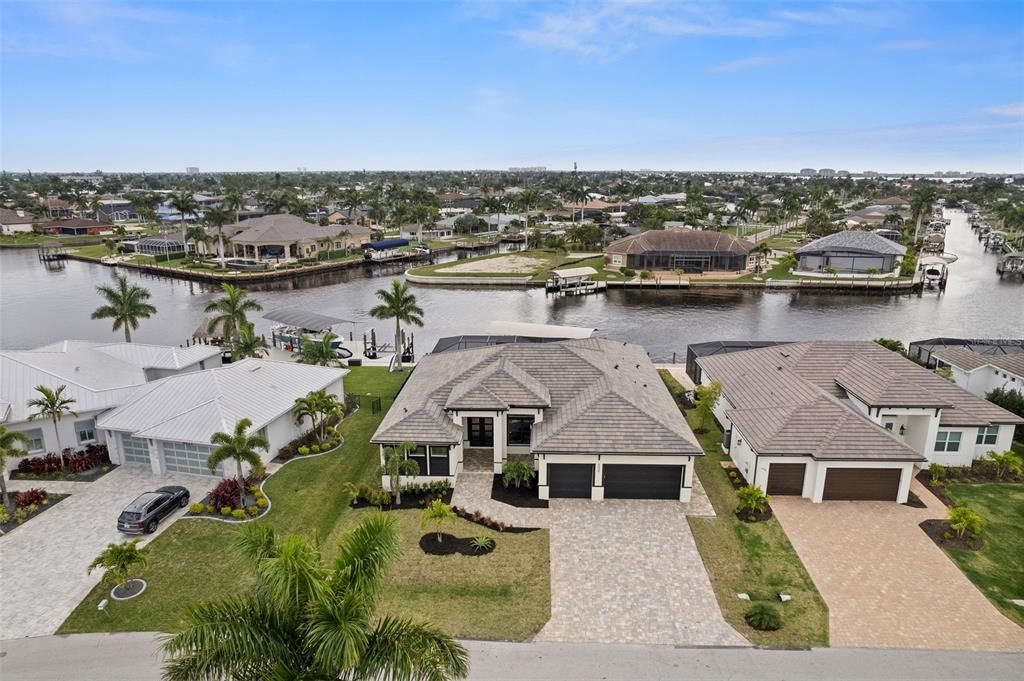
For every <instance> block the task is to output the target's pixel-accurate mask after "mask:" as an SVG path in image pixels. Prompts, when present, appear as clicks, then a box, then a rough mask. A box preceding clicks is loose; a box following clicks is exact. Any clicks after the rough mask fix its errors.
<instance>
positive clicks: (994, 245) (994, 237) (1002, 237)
mask: <svg viewBox="0 0 1024 681" xmlns="http://www.w3.org/2000/svg"><path fill="white" fill-rule="evenodd" d="M1005 243H1006V232H1000V231H999V230H992V231H991V232H989V233H988V237H987V238H986V239H985V250H986V251H996V252H998V251H1001V250H1003V244H1005Z"/></svg>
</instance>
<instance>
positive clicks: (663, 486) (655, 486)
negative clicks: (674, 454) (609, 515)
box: [604, 464, 683, 499]
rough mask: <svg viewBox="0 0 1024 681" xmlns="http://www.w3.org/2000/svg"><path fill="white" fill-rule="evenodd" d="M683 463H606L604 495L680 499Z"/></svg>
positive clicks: (622, 497) (629, 497) (607, 496)
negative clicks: (669, 464) (679, 464)
mask: <svg viewBox="0 0 1024 681" xmlns="http://www.w3.org/2000/svg"><path fill="white" fill-rule="evenodd" d="M682 483H683V467H682V466H656V465H642V464H605V465H604V498H605V499H679V489H680V487H681V486H682Z"/></svg>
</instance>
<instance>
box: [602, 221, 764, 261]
mask: <svg viewBox="0 0 1024 681" xmlns="http://www.w3.org/2000/svg"><path fill="white" fill-rule="evenodd" d="M753 248H754V244H752V243H751V242H749V241H747V240H745V239H738V238H737V237H735V236H733V235H731V234H728V233H726V232H710V231H700V230H694V229H686V228H682V227H673V228H671V229H649V230H647V231H646V232H640V233H639V234H634V235H633V236H627V237H623V238H622V239H619V240H618V241H613V242H612V243H610V244H608V246H607V248H605V251H606V252H608V253H621V254H624V255H628V254H634V253H647V252H648V251H727V252H729V253H735V254H737V255H746V254H748V253H750V251H751V250H752V249H753Z"/></svg>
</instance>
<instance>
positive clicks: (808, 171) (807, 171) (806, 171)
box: [800, 168, 818, 177]
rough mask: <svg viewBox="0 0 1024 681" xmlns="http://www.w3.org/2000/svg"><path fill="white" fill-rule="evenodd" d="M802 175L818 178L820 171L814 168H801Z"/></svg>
mask: <svg viewBox="0 0 1024 681" xmlns="http://www.w3.org/2000/svg"><path fill="white" fill-rule="evenodd" d="M800 174H801V175H803V176H804V177H817V176H818V171H817V170H816V169H814V168H801V169H800Z"/></svg>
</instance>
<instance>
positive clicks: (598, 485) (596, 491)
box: [590, 457, 604, 501]
mask: <svg viewBox="0 0 1024 681" xmlns="http://www.w3.org/2000/svg"><path fill="white" fill-rule="evenodd" d="M590 498H591V499H593V500H595V501H601V500H602V499H604V464H603V463H602V462H601V459H600V457H599V458H598V459H597V462H596V463H595V464H594V480H593V482H592V483H591V486H590Z"/></svg>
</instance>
